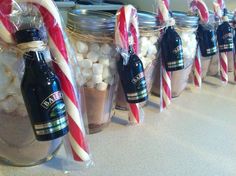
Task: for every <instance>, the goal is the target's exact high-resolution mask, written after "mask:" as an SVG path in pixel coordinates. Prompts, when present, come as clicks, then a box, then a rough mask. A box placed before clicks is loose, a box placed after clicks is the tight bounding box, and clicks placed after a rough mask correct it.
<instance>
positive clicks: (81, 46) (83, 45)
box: [76, 41, 88, 54]
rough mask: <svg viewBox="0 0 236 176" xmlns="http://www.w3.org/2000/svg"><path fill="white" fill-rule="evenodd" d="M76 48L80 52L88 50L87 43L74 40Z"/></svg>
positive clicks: (83, 52)
mask: <svg viewBox="0 0 236 176" xmlns="http://www.w3.org/2000/svg"><path fill="white" fill-rule="evenodd" d="M76 48H77V51H78V52H79V53H81V54H85V53H87V52H88V45H87V44H86V43H84V42H80V41H78V42H76Z"/></svg>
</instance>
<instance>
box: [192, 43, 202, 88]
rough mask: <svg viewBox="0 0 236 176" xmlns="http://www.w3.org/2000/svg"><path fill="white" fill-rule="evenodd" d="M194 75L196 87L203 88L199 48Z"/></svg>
mask: <svg viewBox="0 0 236 176" xmlns="http://www.w3.org/2000/svg"><path fill="white" fill-rule="evenodd" d="M193 75H194V85H195V86H196V87H201V86H202V66H201V59H200V52H199V47H197V50H196V56H195V59H194V68H193Z"/></svg>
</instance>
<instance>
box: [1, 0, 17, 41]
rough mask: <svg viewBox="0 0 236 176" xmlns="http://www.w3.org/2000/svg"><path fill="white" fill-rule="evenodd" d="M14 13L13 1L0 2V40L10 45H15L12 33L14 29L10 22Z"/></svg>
mask: <svg viewBox="0 0 236 176" xmlns="http://www.w3.org/2000/svg"><path fill="white" fill-rule="evenodd" d="M11 11H12V0H4V1H3V0H2V1H1V2H0V29H1V30H0V38H1V39H2V40H3V41H4V42H6V43H9V44H13V43H14V39H13V37H12V33H13V30H14V27H13V25H12V23H11V22H10V14H11Z"/></svg>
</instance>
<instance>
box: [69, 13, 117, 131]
mask: <svg viewBox="0 0 236 176" xmlns="http://www.w3.org/2000/svg"><path fill="white" fill-rule="evenodd" d="M114 26H115V22H114V16H113V15H112V14H110V13H106V12H102V11H90V10H72V11H70V12H68V22H67V28H68V35H69V38H70V42H71V44H72V46H73V47H74V49H75V51H76V56H77V64H78V65H77V68H78V69H77V73H76V80H77V82H78V84H79V85H83V88H84V98H85V102H86V103H85V104H86V109H87V119H88V127H89V132H90V133H96V132H100V131H102V129H103V128H104V127H106V126H107V125H108V124H109V122H110V120H111V117H112V116H113V114H114V102H115V95H116V89H117V70H116V57H117V52H116V50H115V46H114V42H113V39H114Z"/></svg>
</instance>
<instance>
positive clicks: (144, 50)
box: [116, 11, 161, 110]
mask: <svg viewBox="0 0 236 176" xmlns="http://www.w3.org/2000/svg"><path fill="white" fill-rule="evenodd" d="M138 20H139V32H140V38H139V41H140V42H139V57H140V59H141V61H142V63H143V67H144V74H145V79H146V83H147V90H148V93H150V92H151V89H152V85H153V82H154V78H155V76H156V70H157V69H156V68H157V61H158V57H157V54H158V50H157V48H158V40H159V37H160V30H161V26H159V22H158V21H157V19H156V16H155V14H153V13H150V12H144V11H140V12H138ZM145 104H146V102H144V103H142V105H143V106H144V105H145ZM116 108H117V109H120V110H127V103H126V99H125V96H124V92H123V89H122V86H121V84H119V86H118V93H117V100H116Z"/></svg>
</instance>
